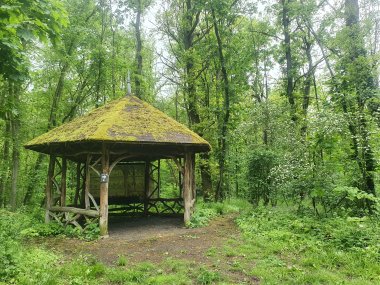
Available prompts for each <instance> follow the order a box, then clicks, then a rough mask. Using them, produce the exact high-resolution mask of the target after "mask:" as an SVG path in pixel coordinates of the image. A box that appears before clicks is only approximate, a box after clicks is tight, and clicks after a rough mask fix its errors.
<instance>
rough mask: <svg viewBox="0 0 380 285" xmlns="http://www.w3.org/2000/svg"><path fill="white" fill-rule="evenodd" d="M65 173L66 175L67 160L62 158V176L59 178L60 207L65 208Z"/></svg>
mask: <svg viewBox="0 0 380 285" xmlns="http://www.w3.org/2000/svg"><path fill="white" fill-rule="evenodd" d="M66 173H67V160H66V158H64V157H63V158H62V176H61V206H62V207H64V206H66Z"/></svg>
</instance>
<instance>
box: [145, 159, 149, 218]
mask: <svg viewBox="0 0 380 285" xmlns="http://www.w3.org/2000/svg"><path fill="white" fill-rule="evenodd" d="M144 178H145V183H144V215H148V202H149V190H150V187H149V186H150V185H149V184H150V162H149V161H145V175H144Z"/></svg>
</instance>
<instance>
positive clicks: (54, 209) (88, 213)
mask: <svg viewBox="0 0 380 285" xmlns="http://www.w3.org/2000/svg"><path fill="white" fill-rule="evenodd" d="M49 210H50V211H51V212H61V213H64V212H67V213H73V214H79V215H84V216H89V217H94V218H96V217H99V212H98V211H96V210H87V209H82V208H75V207H60V206H53V207H50V208H49Z"/></svg>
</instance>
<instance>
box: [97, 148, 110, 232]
mask: <svg viewBox="0 0 380 285" xmlns="http://www.w3.org/2000/svg"><path fill="white" fill-rule="evenodd" d="M109 172H110V162H109V150H108V148H107V146H106V144H105V143H103V146H102V173H101V177H100V179H101V182H100V218H99V229H100V235H101V236H103V237H107V236H108V181H109Z"/></svg>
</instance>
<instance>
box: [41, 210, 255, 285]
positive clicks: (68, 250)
mask: <svg viewBox="0 0 380 285" xmlns="http://www.w3.org/2000/svg"><path fill="white" fill-rule="evenodd" d="M234 218H235V217H234V216H221V217H218V218H216V219H215V220H213V221H212V222H211V223H210V224H209V225H208V226H206V227H202V228H195V229H188V228H185V227H184V226H183V217H157V216H151V217H134V218H130V217H129V218H126V217H113V218H112V219H111V220H110V224H109V234H110V236H109V237H108V238H104V239H100V240H97V241H91V242H88V241H80V240H77V239H57V238H55V239H54V240H49V239H47V240H44V241H43V243H45V245H46V246H48V247H50V248H55V249H56V250H57V251H59V252H63V253H64V254H66V255H69V256H73V255H79V254H88V255H92V256H94V257H95V258H96V259H97V260H99V261H101V262H103V263H105V264H108V265H115V264H116V262H117V260H118V258H119V256H124V257H126V259H127V260H128V262H129V263H131V264H137V263H140V262H145V261H146V262H151V263H160V262H161V261H163V260H165V259H167V258H169V257H170V258H173V259H179V260H186V261H190V262H195V263H196V264H203V265H205V266H208V267H210V268H212V267H215V258H213V257H212V256H210V255H209V254H207V253H208V252H209V251H210V250H213V251H216V253H217V254H222V255H224V256H225V253H223V252H222V251H223V246H224V245H225V244H226V243H227V241H228V240H231V238H232V239H234V240H239V239H241V235H240V232H239V230H238V228H237V226H236V224H235V222H234ZM237 258H243V257H239V256H237V257H236V256H235V257H227V258H224V259H226V260H223V262H224V263H226V264H225V265H223V264H220V263H218V268H219V269H220V270H223V271H224V270H226V271H229V270H228V268H229V265H228V264H229V263H230V262H234V260H235V259H237ZM218 262H220V260H218ZM224 273H227V275H228V276H229V279H231V280H236V282H237V283H241V282H242V281H243V283H244V284H253V283H256V282H255V281H256V280H250V281H248V280H247V276H246V275H245V274H242V273H238V272H232V271H231V272H224ZM247 281H248V282H247Z"/></svg>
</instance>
